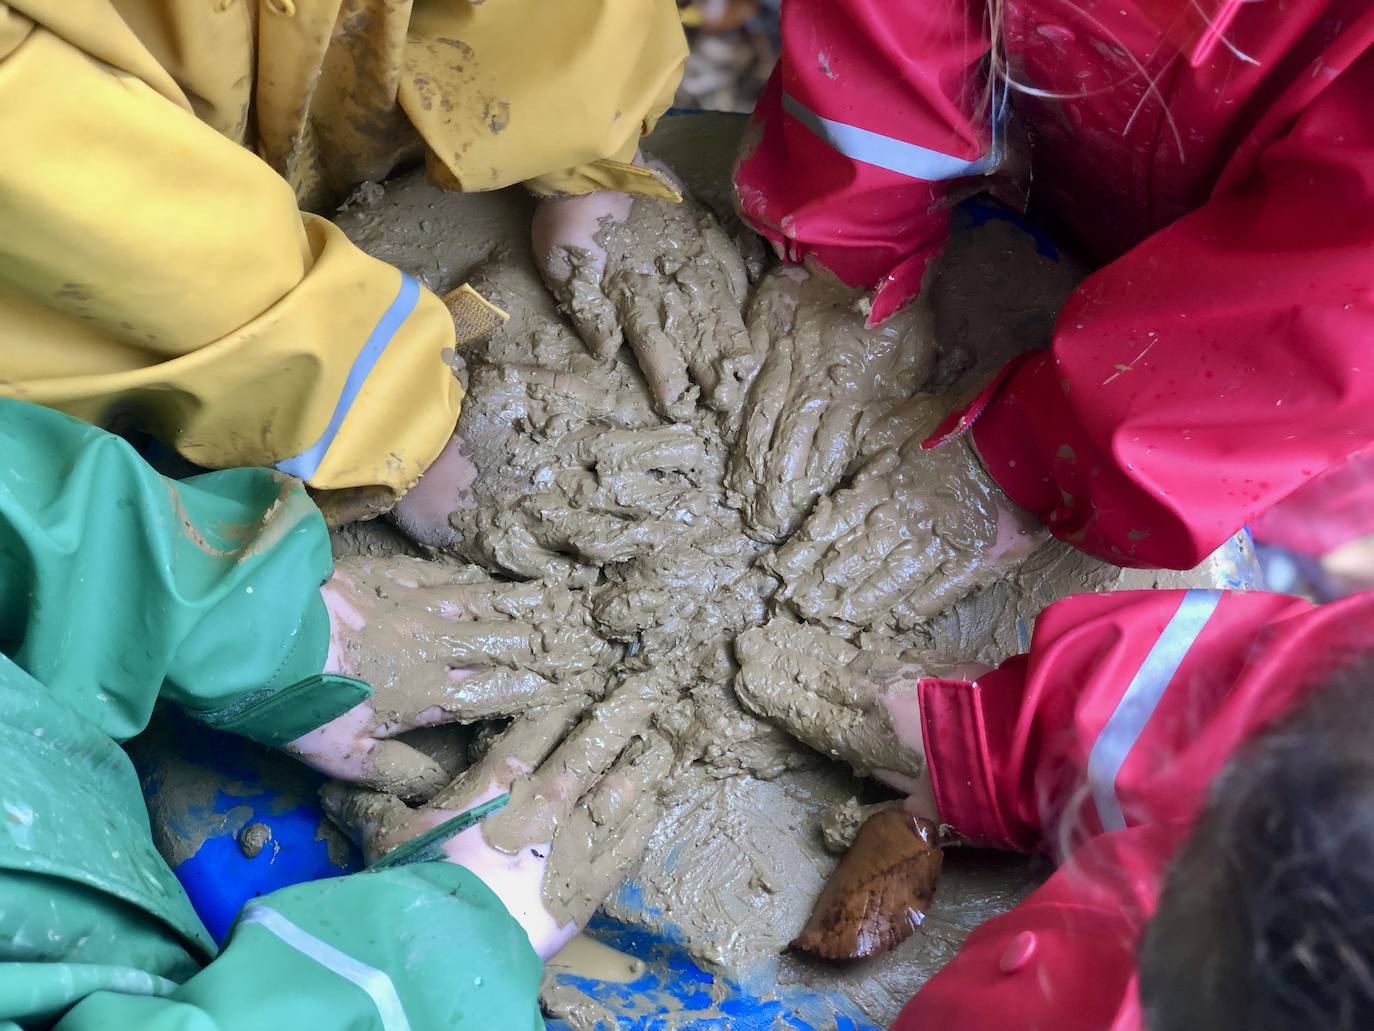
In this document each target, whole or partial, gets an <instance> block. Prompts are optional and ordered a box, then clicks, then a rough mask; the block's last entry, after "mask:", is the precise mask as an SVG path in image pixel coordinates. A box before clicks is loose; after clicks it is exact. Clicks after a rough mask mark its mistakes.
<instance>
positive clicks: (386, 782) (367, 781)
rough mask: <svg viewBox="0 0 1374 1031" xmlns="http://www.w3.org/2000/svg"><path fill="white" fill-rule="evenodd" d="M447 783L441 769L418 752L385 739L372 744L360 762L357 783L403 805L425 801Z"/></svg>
mask: <svg viewBox="0 0 1374 1031" xmlns="http://www.w3.org/2000/svg"><path fill="white" fill-rule="evenodd" d="M448 782H449V776H448V774H447V773H445V772H444V768H443V767H442V766H440V765H439V763H438V762H436V761H435V760H434V759H432V758H430V757H429V756H427V755H425V753H424V752H421V751H420V750H419V749H416V748H412V747H411V746H410V745H408V744H406V743H405V742H403V741H397V740H395V739H392V738H388V739H385V740H381V741H375V742H374V743H373V745H372V747H371V748H370V749H369V750H368V753H367V758H366V759H365V760H364V762H363V769H362V772H361V773H360V774H359V776H358V783H359V784H361V785H362V786H363V787H368V788H373V789H375V790H377V791H384V792H386V793H388V794H392V795H396V796H397V797H398V798H401V799H404V800H405V801H406V802H410V803H414V804H418V803H420V802H427V801H429V800H430V799H431V798H433V797H434V795H435V794H436V793H437V792H438V791H439V790H440V789H441V788H443V787H444V786H445V785H446V784H447V783H448Z"/></svg>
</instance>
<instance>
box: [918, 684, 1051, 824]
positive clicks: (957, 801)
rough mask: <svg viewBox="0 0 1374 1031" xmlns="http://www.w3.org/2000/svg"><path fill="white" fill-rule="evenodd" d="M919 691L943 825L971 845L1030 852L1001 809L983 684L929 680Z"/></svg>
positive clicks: (919, 687) (923, 727)
mask: <svg viewBox="0 0 1374 1031" xmlns="http://www.w3.org/2000/svg"><path fill="white" fill-rule="evenodd" d="M996 675H997V674H996V673H992V674H989V676H996ZM917 690H918V692H919V695H920V700H921V736H922V738H923V740H924V743H925V749H926V762H927V765H928V767H929V769H930V781H931V787H932V789H933V790H934V793H935V809H936V812H937V813H938V814H939V817H940V822H941V823H947V824H949V825H950V826H951V827H953V828H954V829H955V830H956V831H957V832H958V833H959V835H960V836H961V837H963V838H966V839H967V840H968V841H969V842H970V843H971V844H974V845H980V846H983V847H987V848H998V849H1003V850H1007V851H1024V849H1025V845H1024V843H1022V842H1019V841H1017V840H1016V837H1015V835H1013V833H1012V831H1011V829H1010V827H1009V821H1008V820H1007V818H1006V816H1005V814H1003V812H1002V810H1001V808H1000V806H999V805H998V799H997V787H996V782H995V780H994V777H993V770H992V762H991V752H992V750H991V747H990V745H989V740H988V728H987V724H986V721H985V720H984V718H983V708H982V687H981V685H980V684H979V683H978V682H976V681H969V680H948V679H944V678H939V677H926V678H925V679H923V680H922V681H921V682H920V684H919V685H918V686H917Z"/></svg>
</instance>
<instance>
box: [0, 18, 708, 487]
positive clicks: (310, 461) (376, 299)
mask: <svg viewBox="0 0 1374 1031" xmlns="http://www.w3.org/2000/svg"><path fill="white" fill-rule="evenodd" d="M685 56H686V46H685V43H684V40H683V35H682V28H681V25H680V23H679V21H678V18H677V13H676V7H675V4H674V2H673V0H519V2H517V0H13V2H10V3H8V4H5V3H0V139H3V140H4V141H5V144H6V147H5V150H6V160H4V161H0V326H3V327H4V332H3V335H0V396H4V395H8V396H12V397H17V398H22V399H25V400H29V401H35V402H38V403H40V404H44V405H48V406H51V407H54V408H58V409H61V410H62V411H65V412H68V413H70V414H73V415H76V416H78V417H80V418H82V419H85V420H87V421H89V422H93V423H96V424H98V425H102V426H106V427H110V428H114V429H116V430H121V431H122V430H126V429H136V430H142V431H146V432H148V433H151V434H152V435H153V436H155V437H157V438H159V439H160V440H162V441H163V442H164V443H166V444H168V445H170V446H172V447H174V448H175V449H176V450H177V451H178V452H180V453H181V454H182V455H183V456H184V457H185V458H187V459H189V460H190V461H192V462H194V463H196V464H198V465H201V466H205V467H208V468H223V467H230V466H242V465H250V466H251V465H275V466H276V467H277V468H279V469H282V470H284V471H286V472H289V473H292V474H293V475H296V476H299V477H301V478H302V479H304V480H306V481H307V482H308V483H309V484H310V485H311V486H313V487H316V488H321V489H339V488H354V489H355V491H356V492H360V493H362V494H369V495H371V496H373V497H374V498H375V497H380V498H381V499H382V500H383V502H384V503H385V502H387V501H390V500H394V498H395V497H396V496H399V494H400V493H401V492H403V491H404V490H406V489H407V488H408V486H409V485H410V484H412V483H413V482H414V481H415V480H416V479H417V478H418V477H419V475H420V474H421V473H422V472H423V471H424V470H425V469H426V468H427V467H428V465H429V464H430V463H431V462H432V461H433V460H434V458H435V456H436V455H437V454H438V453H439V451H440V449H441V448H442V447H443V445H444V443H445V441H446V440H447V438H448V436H449V434H450V433H451V432H452V430H453V425H454V422H455V421H456V419H457V415H458V406H459V402H460V400H461V396H462V391H461V388H460V387H459V385H458V383H457V381H456V380H455V379H454V378H453V376H452V374H451V372H450V369H449V367H448V365H447V364H446V362H445V352H446V351H447V350H448V349H450V348H452V347H454V346H455V340H456V336H455V327H454V317H453V316H452V315H450V312H449V310H448V309H446V307H445V305H444V303H443V302H442V301H441V300H440V299H439V298H438V297H436V296H434V295H433V294H431V293H429V292H428V291H427V290H425V289H424V288H422V287H420V286H419V285H418V284H417V283H416V282H415V281H414V280H413V279H411V278H410V277H408V276H405V275H403V274H402V273H400V272H398V271H397V270H396V269H394V268H392V267H391V266H389V265H386V264H384V263H382V262H380V261H377V260H375V259H373V258H370V257H368V256H367V255H365V254H363V253H362V252H361V251H359V250H358V249H357V248H356V247H354V246H353V245H352V244H351V243H350V242H349V241H348V240H346V239H345V238H344V237H343V235H342V234H341V233H340V232H339V231H338V230H337V229H336V228H335V227H334V226H333V225H332V224H331V223H330V222H329V221H327V220H326V219H324V218H322V217H319V216H317V215H311V214H304V213H302V211H301V210H299V209H302V208H303V209H307V210H316V211H328V210H332V208H333V207H334V206H335V205H336V204H337V203H338V202H339V201H340V200H341V199H342V198H343V197H344V196H346V195H347V193H348V192H349V191H350V190H351V189H352V188H353V187H355V186H356V185H357V184H358V183H360V182H362V181H364V180H367V179H372V180H377V179H381V178H383V177H385V176H386V175H387V174H388V173H389V172H391V171H392V170H393V169H394V168H395V167H396V166H397V165H398V163H400V162H403V161H406V160H408V159H415V158H418V157H419V156H421V155H423V156H424V158H425V160H426V162H427V164H428V167H429V169H430V172H431V174H432V175H433V176H434V177H435V178H436V179H437V180H438V181H439V182H440V183H442V184H443V185H445V186H448V187H450V188H453V189H473V190H489V189H496V188H499V187H503V186H507V185H510V184H512V183H518V182H525V183H527V184H528V185H529V187H530V188H531V189H532V190H534V191H535V192H536V193H539V194H557V193H582V192H588V191H590V190H595V189H601V188H608V187H609V188H614V189H622V190H628V191H631V192H636V193H642V194H648V195H654V196H661V197H670V198H672V197H676V193H675V191H674V190H673V189H672V187H671V186H670V185H668V184H667V183H665V182H663V181H662V180H661V179H660V178H659V177H658V176H657V175H656V174H655V173H653V172H651V171H648V170H646V169H642V168H639V167H636V166H634V165H633V164H631V163H630V162H631V160H632V159H633V157H634V153H635V149H636V147H637V145H638V141H639V138H640V136H641V134H642V133H644V132H647V131H648V130H649V129H650V128H652V126H653V123H654V121H655V120H656V119H657V117H658V116H659V115H660V114H661V113H662V112H663V111H664V110H666V108H667V106H668V105H669V103H670V102H671V99H672V94H673V91H674V88H675V87H676V84H677V81H678V77H679V75H680V72H681V67H682V63H683V60H684V59H685ZM470 307H471V306H470ZM462 321H463V320H461V319H460V323H461V322H462ZM478 321H479V322H480V319H479V320H478ZM463 330H464V326H462V325H460V326H459V335H461V334H462V333H463Z"/></svg>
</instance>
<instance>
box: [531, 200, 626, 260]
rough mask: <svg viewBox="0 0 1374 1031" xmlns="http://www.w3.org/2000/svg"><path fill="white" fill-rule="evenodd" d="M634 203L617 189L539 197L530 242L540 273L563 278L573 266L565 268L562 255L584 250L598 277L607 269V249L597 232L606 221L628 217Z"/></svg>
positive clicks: (618, 220)
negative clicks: (602, 244) (600, 241)
mask: <svg viewBox="0 0 1374 1031" xmlns="http://www.w3.org/2000/svg"><path fill="white" fill-rule="evenodd" d="M633 203H634V198H633V197H631V196H630V195H629V194H628V193H621V192H620V191H619V190H597V191H595V192H593V193H583V194H579V195H578V196H575V197H546V198H545V199H543V200H541V201H540V202H539V206H538V207H537V208H536V209H535V212H534V219H533V220H532V221H531V223H530V245H531V247H532V248H533V250H534V259H535V262H536V263H537V264H538V266H539V270H540V272H541V273H543V274H544V275H545V276H546V277H550V276H552V277H554V278H557V279H566V278H567V277H568V275H570V274H571V272H572V269H571V268H570V267H567V259H566V257H565V254H566V252H567V251H568V250H572V249H576V250H582V251H586V252H587V254H588V255H589V256H590V258H591V268H592V269H593V270H594V272H595V273H596V276H597V278H600V273H602V272H604V271H605V269H606V248H604V247H602V246H601V244H599V243H597V242H596V234H597V233H599V232H600V231H601V228H602V225H603V223H604V222H606V221H610V222H624V221H625V220H626V219H628V218H629V217H630V205H631V204H633ZM560 263H562V264H561V266H560Z"/></svg>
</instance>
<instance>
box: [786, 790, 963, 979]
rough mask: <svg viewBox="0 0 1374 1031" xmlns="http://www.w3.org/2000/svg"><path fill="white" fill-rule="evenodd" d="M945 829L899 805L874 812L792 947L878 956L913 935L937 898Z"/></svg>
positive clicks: (824, 954)
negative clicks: (940, 841) (940, 835)
mask: <svg viewBox="0 0 1374 1031" xmlns="http://www.w3.org/2000/svg"><path fill="white" fill-rule="evenodd" d="M938 840H939V829H938V828H937V827H936V826H935V824H933V823H931V822H930V821H929V820H922V819H920V818H919V817H915V816H912V815H911V814H910V813H908V812H906V811H905V810H903V809H900V808H894V809H884V810H882V811H881V812H877V813H874V814H873V815H872V816H870V817H869V818H868V819H867V820H865V821H864V825H863V826H862V827H860V828H859V834H858V837H856V838H855V839H854V844H853V845H851V846H850V848H849V851H848V852H846V853H845V855H844V858H843V859H841V860H840V865H839V866H837V867H836V868H835V872H834V873H832V874H831V875H830V879H829V880H828V881H826V883H825V888H824V890H822V891H821V897H820V898H819V899H817V900H816V907H815V909H813V910H812V911H811V918H810V919H809V920H807V922H806V926H805V927H804V928H802V933H801V934H799V935H798V936H797V937H796V938H795V939H793V941H792V944H791V945H789V946H788V947H789V948H792V949H796V950H797V951H799V952H806V953H809V954H811V955H813V956H820V957H821V958H823V959H833V960H843V959H862V958H865V957H868V956H878V955H881V954H882V953H884V952H886V951H887V950H888V949H891V948H893V947H894V946H896V945H900V944H901V943H902V942H904V941H906V940H907V938H909V937H910V936H911V932H912V931H914V930H915V929H916V926H917V925H918V924H919V923H920V922H921V921H922V920H924V919H925V914H926V910H927V909H929V908H930V903H931V900H932V899H933V898H934V897H935V882H936V881H937V880H938V879H939V877H940V861H941V859H942V858H943V853H942V852H941V851H940V848H939V846H938V845H937V844H936V842H937V841H938Z"/></svg>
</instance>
